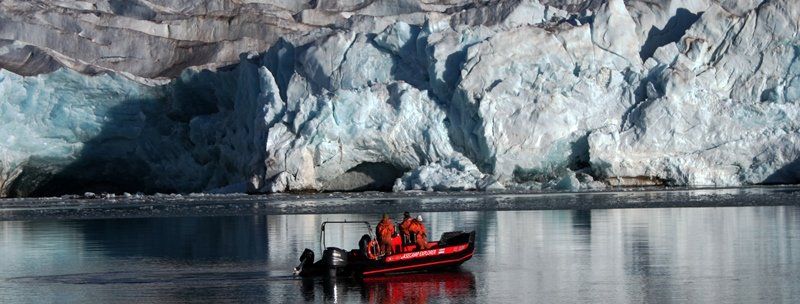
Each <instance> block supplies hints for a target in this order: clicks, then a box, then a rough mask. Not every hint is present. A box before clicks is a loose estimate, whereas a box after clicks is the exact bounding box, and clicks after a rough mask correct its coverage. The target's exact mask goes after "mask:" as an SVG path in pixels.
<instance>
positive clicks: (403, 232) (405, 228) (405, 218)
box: [398, 211, 414, 246]
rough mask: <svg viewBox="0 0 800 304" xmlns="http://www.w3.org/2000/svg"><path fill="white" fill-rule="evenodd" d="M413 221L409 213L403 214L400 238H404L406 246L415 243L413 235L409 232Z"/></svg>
mask: <svg viewBox="0 0 800 304" xmlns="http://www.w3.org/2000/svg"><path fill="white" fill-rule="evenodd" d="M411 220H412V218H411V214H409V213H408V211H406V212H403V221H402V222H400V225H398V226H399V229H398V230H400V236H401V237H402V238H403V245H404V246H405V245H408V244H412V243H413V242H414V241H413V240H412V239H411V238H412V236H411V234H410V233H409V232H408V226H409V225H411Z"/></svg>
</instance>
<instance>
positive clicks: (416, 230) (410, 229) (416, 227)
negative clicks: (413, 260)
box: [400, 215, 431, 250]
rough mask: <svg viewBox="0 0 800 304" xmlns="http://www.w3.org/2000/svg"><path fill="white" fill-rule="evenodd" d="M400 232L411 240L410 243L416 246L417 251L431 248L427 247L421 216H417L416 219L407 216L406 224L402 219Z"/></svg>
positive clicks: (426, 236)
mask: <svg viewBox="0 0 800 304" xmlns="http://www.w3.org/2000/svg"><path fill="white" fill-rule="evenodd" d="M404 224H405V226H404ZM400 231H401V232H402V233H403V234H404V235H406V236H408V237H409V238H413V239H412V240H411V241H413V242H414V243H416V244H417V250H425V249H428V248H430V247H431V246H430V245H428V234H427V232H426V231H425V224H423V223H422V216H421V215H418V216H417V218H410V216H409V220H408V222H407V223H406V220H405V219H404V220H403V223H401V224H400Z"/></svg>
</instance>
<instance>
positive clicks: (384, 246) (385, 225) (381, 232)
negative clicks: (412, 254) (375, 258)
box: [375, 213, 395, 254]
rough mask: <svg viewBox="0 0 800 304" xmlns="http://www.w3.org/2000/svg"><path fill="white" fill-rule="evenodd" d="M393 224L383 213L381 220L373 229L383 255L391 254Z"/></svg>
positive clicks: (392, 251)
mask: <svg viewBox="0 0 800 304" xmlns="http://www.w3.org/2000/svg"><path fill="white" fill-rule="evenodd" d="M394 234H395V233H394V222H393V221H392V219H390V218H389V215H388V214H386V213H384V214H383V218H382V219H381V221H380V222H379V223H378V226H377V227H375V236H376V238H377V239H378V245H380V249H381V252H382V253H383V254H392V253H394V250H393V248H392V237H393V236H394Z"/></svg>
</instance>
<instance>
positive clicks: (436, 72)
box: [0, 0, 800, 196]
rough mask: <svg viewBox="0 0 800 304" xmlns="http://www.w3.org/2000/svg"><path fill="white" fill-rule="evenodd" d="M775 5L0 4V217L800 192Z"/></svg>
mask: <svg viewBox="0 0 800 304" xmlns="http://www.w3.org/2000/svg"><path fill="white" fill-rule="evenodd" d="M797 16H800V4H798V2H796V1H793V0H771V1H759V0H740V1H735V0H701V1H689V0H669V1H657V2H653V1H643V0H641V1H639V0H634V1H622V0H609V1H599V0H597V1H596V0H591V1H590V0H585V1H579V0H546V1H544V0H543V1H536V0H505V1H501V0H497V1H485V2H475V1H469V0H455V1H454V0H448V1H438V0H402V1H388V0H387V1H382V0H378V1H336V0H331V1H311V2H304V1H286V0H258V1H255V0H252V1H230V0H206V1H188V0H148V1H108V0H84V1H53V0H35V1H21V0H8V1H3V2H0V68H2V69H1V70H0V98H2V99H0V120H2V122H3V124H2V125H0V196H7V195H31V194H33V195H41V194H60V193H65V192H72V193H83V192H86V191H94V192H96V193H102V192H109V191H112V192H113V191H116V192H122V191H128V192H139V191H145V192H156V191H159V192H192V191H212V190H213V191H220V192H230V191H242V190H244V189H246V190H247V191H250V192H281V191H298V190H368V189H392V188H393V189H394V190H397V191H403V190H499V189H504V188H509V189H541V188H554V189H562V190H586V189H597V188H602V187H604V186H606V185H611V186H620V185H622V186H624V185H656V184H671V185H692V186H701V185H703V186H706V185H716V186H723V185H725V186H728V185H744V184H757V183H796V182H798V181H800V173H798V172H800V161H799V160H798V159H800V136H799V135H798V134H799V133H798V130H800V129H799V128H798V121H800V63H798V61H800V59H798V57H799V56H798V54H800V39H799V38H798V36H797V32H798V29H800V23H798V18H797Z"/></svg>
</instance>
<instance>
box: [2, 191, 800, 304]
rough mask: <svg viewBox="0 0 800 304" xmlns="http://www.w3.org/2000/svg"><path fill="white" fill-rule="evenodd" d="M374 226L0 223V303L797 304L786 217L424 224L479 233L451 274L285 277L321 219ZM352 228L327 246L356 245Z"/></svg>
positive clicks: (485, 219) (539, 216)
mask: <svg viewBox="0 0 800 304" xmlns="http://www.w3.org/2000/svg"><path fill="white" fill-rule="evenodd" d="M394 216H396V217H399V216H400V214H399V213H398V214H396V215H394ZM379 217H380V216H379V214H371V215H363V214H332V215H331V214H322V215H269V216H247V217H211V218H202V217H198V218H191V217H187V218H149V219H116V220H76V221H33V222H0V257H1V258H0V303H11V302H14V303H16V302H82V303H114V302H116V303H126V302H183V301H185V300H187V299H188V300H196V301H207V302H225V301H230V300H232V299H233V300H237V301H243V302H264V301H266V302H298V301H310V302H342V303H350V302H404V303H415V302H428V301H430V302H458V303H464V302H468V303H470V302H471V303H476V302H477V303H483V302H548V303H552V302H564V303H573V302H598V301H600V302H613V303H641V302H698V303H716V302H795V303H797V302H800V301H798V300H800V277H798V276H797V273H798V271H800V208H798V207H793V206H780V207H746V208H688V209H681V208H677V209H620V210H613V209H612V210H563V211H558V210H554V211H522V210H520V211H469V212H441V213H424V214H423V217H424V218H425V219H426V224H427V226H428V227H429V230H430V231H431V232H432V233H431V234H432V235H434V236H436V238H438V235H439V234H440V233H442V232H445V231H451V230H466V231H468V230H476V231H477V248H476V254H475V256H474V257H473V259H472V260H470V261H468V262H466V263H465V264H464V265H463V266H462V267H461V269H460V271H457V272H447V273H436V274H411V275H401V276H391V277H385V278H378V279H368V280H366V281H364V282H358V281H353V280H343V279H337V280H327V279H320V278H318V279H299V278H296V277H293V276H291V269H292V267H293V266H295V265H296V263H297V257H298V256H299V254H300V252H302V250H303V249H304V248H311V249H314V250H318V248H319V239H318V236H319V235H318V232H319V224H320V223H321V222H322V221H325V220H343V219H348V220H368V221H370V222H372V223H373V225H374V224H375V223H376V222H377V220H378V219H379ZM353 229H357V228H353V227H349V228H348V227H340V228H337V229H331V230H329V231H328V233H327V234H328V235H329V238H328V239H327V240H326V241H327V242H329V243H331V244H338V246H341V247H345V248H352V247H355V244H356V242H357V240H358V237H360V235H361V234H363V232H362V231H356V230H353Z"/></svg>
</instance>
